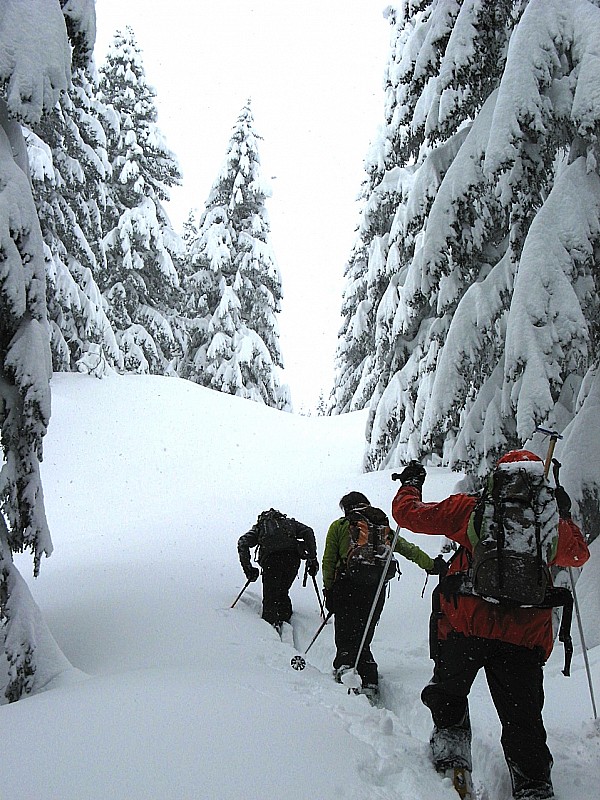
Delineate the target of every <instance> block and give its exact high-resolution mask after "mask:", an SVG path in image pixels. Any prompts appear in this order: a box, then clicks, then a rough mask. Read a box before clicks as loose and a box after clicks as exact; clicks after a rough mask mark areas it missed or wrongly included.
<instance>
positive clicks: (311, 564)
mask: <svg viewBox="0 0 600 800" xmlns="http://www.w3.org/2000/svg"><path fill="white" fill-rule="evenodd" d="M306 569H307V571H308V574H309V575H311V576H312V577H314V576H315V575H316V574H317V572H318V571H319V562H318V561H317V559H316V558H309V559H307V561H306Z"/></svg>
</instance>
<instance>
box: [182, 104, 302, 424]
mask: <svg viewBox="0 0 600 800" xmlns="http://www.w3.org/2000/svg"><path fill="white" fill-rule="evenodd" d="M259 138H260V137H258V136H257V134H256V132H255V131H254V120H253V117H252V112H251V108H250V102H248V104H247V105H246V106H245V107H244V108H243V109H242V111H241V113H240V116H239V117H238V120H237V123H236V125H235V127H234V129H233V134H232V136H231V139H230V141H229V145H228V148H227V155H226V157H225V161H224V163H223V165H222V167H221V170H220V172H219V175H218V177H217V179H216V180H215V182H214V184H213V186H212V189H211V191H210V193H209V197H208V200H207V202H206V205H205V209H204V212H203V213H202V215H201V218H200V222H199V226H198V232H197V235H196V236H193V237H191V239H190V242H189V246H188V261H189V264H190V275H189V277H188V278H187V292H186V294H187V295H188V296H189V298H190V303H191V308H190V310H189V313H190V316H191V317H192V320H193V321H192V323H191V325H192V331H191V337H190V342H189V346H188V350H187V353H186V356H185V358H184V361H183V364H182V368H181V370H180V374H181V375H183V376H184V377H187V378H190V379H191V380H194V381H196V382H197V383H201V384H202V385H204V386H209V387H211V388H212V389H216V390H218V391H223V392H228V393H229V394H235V395H238V396H240V397H245V398H248V399H251V400H256V401H257V402H263V403H265V404H266V405H269V406H272V407H274V408H281V409H287V408H289V404H290V401H289V396H288V392H287V388H286V387H284V386H281V384H280V382H279V375H278V368H279V367H281V366H282V361H281V354H280V350H279V331H278V326H277V320H276V316H275V315H276V314H277V313H278V312H279V310H280V302H281V297H282V293H281V279H280V276H279V270H278V268H277V264H276V262H275V257H274V254H273V251H272V248H271V245H270V241H269V234H270V227H269V220H268V215H267V211H266V207H265V200H266V198H267V197H268V196H269V194H270V192H269V190H268V188H267V187H266V185H265V183H264V182H263V180H262V178H261V174H260V158H259V154H258V139H259Z"/></svg>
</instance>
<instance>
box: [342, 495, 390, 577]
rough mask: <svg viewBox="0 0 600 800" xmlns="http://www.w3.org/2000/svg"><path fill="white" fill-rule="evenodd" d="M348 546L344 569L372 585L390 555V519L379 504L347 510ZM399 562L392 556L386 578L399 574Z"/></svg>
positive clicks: (348, 575) (349, 574)
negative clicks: (377, 506) (377, 505)
mask: <svg viewBox="0 0 600 800" xmlns="http://www.w3.org/2000/svg"><path fill="white" fill-rule="evenodd" d="M346 519H347V520H348V523H349V526H348V531H349V534H350V546H349V548H348V555H347V556H346V563H345V569H344V572H345V574H346V575H347V577H348V578H350V580H351V581H353V582H354V583H357V584H360V585H363V586H374V585H377V584H378V583H379V581H380V580H381V576H382V574H383V573H384V570H385V565H386V563H387V561H388V559H389V558H390V552H391V547H390V545H391V542H392V539H393V538H394V537H393V533H392V530H391V528H390V524H389V520H388V518H387V516H386V514H385V512H383V511H382V510H381V509H380V508H375V507H373V506H366V507H365V508H361V509H353V510H352V511H349V512H348V513H347V514H346ZM399 572H400V570H399V569H398V562H397V561H396V559H395V558H393V557H391V560H390V561H389V565H388V568H387V571H386V574H385V581H386V582H387V581H389V580H391V579H392V578H393V577H394V575H396V574H398V573H399Z"/></svg>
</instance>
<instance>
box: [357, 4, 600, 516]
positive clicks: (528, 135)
mask: <svg viewBox="0 0 600 800" xmlns="http://www.w3.org/2000/svg"><path fill="white" fill-rule="evenodd" d="M389 19H390V22H391V23H392V37H393V38H392V48H391V53H390V62H389V65H388V70H387V73H386V74H387V91H386V109H385V115H386V124H385V127H384V129H383V132H382V139H383V140H384V141H385V148H387V147H391V148H392V150H393V152H394V154H395V155H394V156H387V157H386V164H385V175H384V176H383V177H382V178H381V180H380V183H379V185H377V186H374V187H373V189H372V191H371V194H370V196H369V197H367V198H366V202H365V206H364V209H365V210H364V211H363V227H364V224H365V219H366V217H367V215H368V214H369V213H370V211H371V210H372V209H373V208H377V207H378V197H380V196H381V195H382V191H383V190H384V189H385V187H386V186H387V185H389V183H390V181H391V182H392V183H393V184H394V187H395V189H394V190H395V192H396V195H397V197H398V202H397V206H396V208H395V209H393V214H390V217H389V235H388V237H387V240H385V239H384V238H383V237H378V238H377V239H376V240H375V239H373V240H371V241H369V240H368V239H367V240H365V244H366V257H365V258H363V259H362V263H363V264H364V265H365V272H364V273H363V274H362V275H358V276H356V275H355V276H353V280H354V281H358V282H360V281H365V282H368V270H369V269H370V266H369V264H370V260H371V259H373V258H374V257H375V258H376V260H377V261H379V262H380V263H384V262H385V264H386V271H387V276H386V277H387V285H386V287H385V289H384V291H383V292H382V293H381V297H380V300H379V302H378V303H377V306H376V309H375V310H374V311H372V312H370V313H371V315H372V318H373V319H374V320H375V331H374V347H375V356H374V370H375V372H376V380H377V385H376V388H375V391H374V392H373V394H372V396H371V397H370V398H368V399H367V400H366V402H365V405H367V404H368V405H369V407H370V416H369V423H368V439H369V445H368V452H367V455H366V465H367V467H368V468H379V467H383V466H395V465H398V464H400V463H402V462H404V461H405V460H406V459H409V458H422V457H427V456H431V455H435V456H437V457H440V458H442V459H444V461H445V462H446V463H449V464H451V465H454V466H456V467H461V468H464V469H466V470H467V471H469V472H472V473H474V474H479V475H483V474H484V473H485V472H486V471H487V470H488V469H489V467H490V465H491V464H492V463H493V461H494V460H495V458H496V457H497V455H498V454H499V453H500V452H501V451H502V450H504V449H505V448H507V447H512V446H520V445H523V444H524V443H528V444H529V445H530V446H532V447H533V448H534V449H537V450H538V451H542V450H543V449H544V447H545V446H544V444H543V443H542V442H541V441H540V440H539V434H536V433H535V431H536V426H538V425H540V424H545V425H550V426H551V427H559V428H563V427H564V426H568V427H567V431H568V434H569V440H570V441H571V442H576V441H580V440H581V434H580V430H579V427H578V426H579V425H581V424H582V422H580V420H586V419H587V420H590V419H593V418H595V417H597V410H595V409H597V406H598V400H599V397H598V394H597V392H598V381H597V379H596V376H597V371H598V356H597V353H598V347H597V341H598V325H599V323H598V320H599V319H600V315H599V313H598V282H599V270H598V261H597V253H598V240H599V236H600V206H599V194H598V191H599V178H598V149H597V148H598V145H597V142H598V130H599V117H600V104H599V103H598V99H597V93H596V91H595V88H594V87H595V86H597V74H596V73H595V72H594V69H595V67H594V64H595V61H596V60H595V56H594V55H593V52H594V44H593V42H594V41H597V39H598V35H599V33H600V27H599V26H600V8H598V4H597V3H594V2H591V1H590V0H568V1H567V2H558V0H547V1H546V0H544V1H543V2H542V1H540V0H529V2H516V0H515V2H510V1H508V0H507V1H506V2H491V0H464V1H463V2H452V3H449V2H440V1H436V0H431V2H420V3H416V2H410V1H409V0H406V2H402V3H395V4H393V6H391V7H390V10H389ZM377 251H379V252H377ZM359 314H360V308H359V307H357V308H356V310H355V315H356V316H357V317H358V315H359ZM349 327H350V326H349ZM559 452H560V450H559ZM598 455H600V453H597V452H596V455H595V457H593V460H594V461H597V460H598ZM566 461H567V458H566V457H565V462H566ZM568 477H569V481H570V483H572V485H573V486H578V485H580V486H581V489H580V490H579V493H578V499H579V501H580V505H581V508H582V509H583V512H582V513H585V509H590V508H592V507H593V503H594V502H595V503H596V508H597V501H598V496H599V492H600V475H599V474H598V470H596V471H595V472H594V470H589V469H588V470H586V469H585V467H584V466H583V465H579V466H578V465H577V464H576V463H575V459H574V458H573V459H570V460H569V473H568ZM596 513H597V512H596ZM588 516H589V515H588Z"/></svg>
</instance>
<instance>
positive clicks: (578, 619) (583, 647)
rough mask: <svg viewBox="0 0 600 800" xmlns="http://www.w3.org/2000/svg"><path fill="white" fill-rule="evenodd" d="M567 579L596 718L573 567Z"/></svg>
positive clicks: (596, 717) (596, 713) (590, 673)
mask: <svg viewBox="0 0 600 800" xmlns="http://www.w3.org/2000/svg"><path fill="white" fill-rule="evenodd" d="M569 580H570V581H571V591H572V592H573V602H574V604H575V616H576V617H577V627H578V628H579V639H580V640H581V649H582V651H583V661H584V663H585V671H586V673H587V680H588V686H589V689H590V699H591V701H592V711H593V713H594V719H598V712H597V711H596V700H595V698H594V684H593V683H592V672H591V670H590V661H589V659H588V654H587V647H586V645H585V636H584V635H583V623H582V621H581V614H580V612H579V603H578V601H577V592H576V591H575V580H574V578H573V569H572V568H571V567H569Z"/></svg>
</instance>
